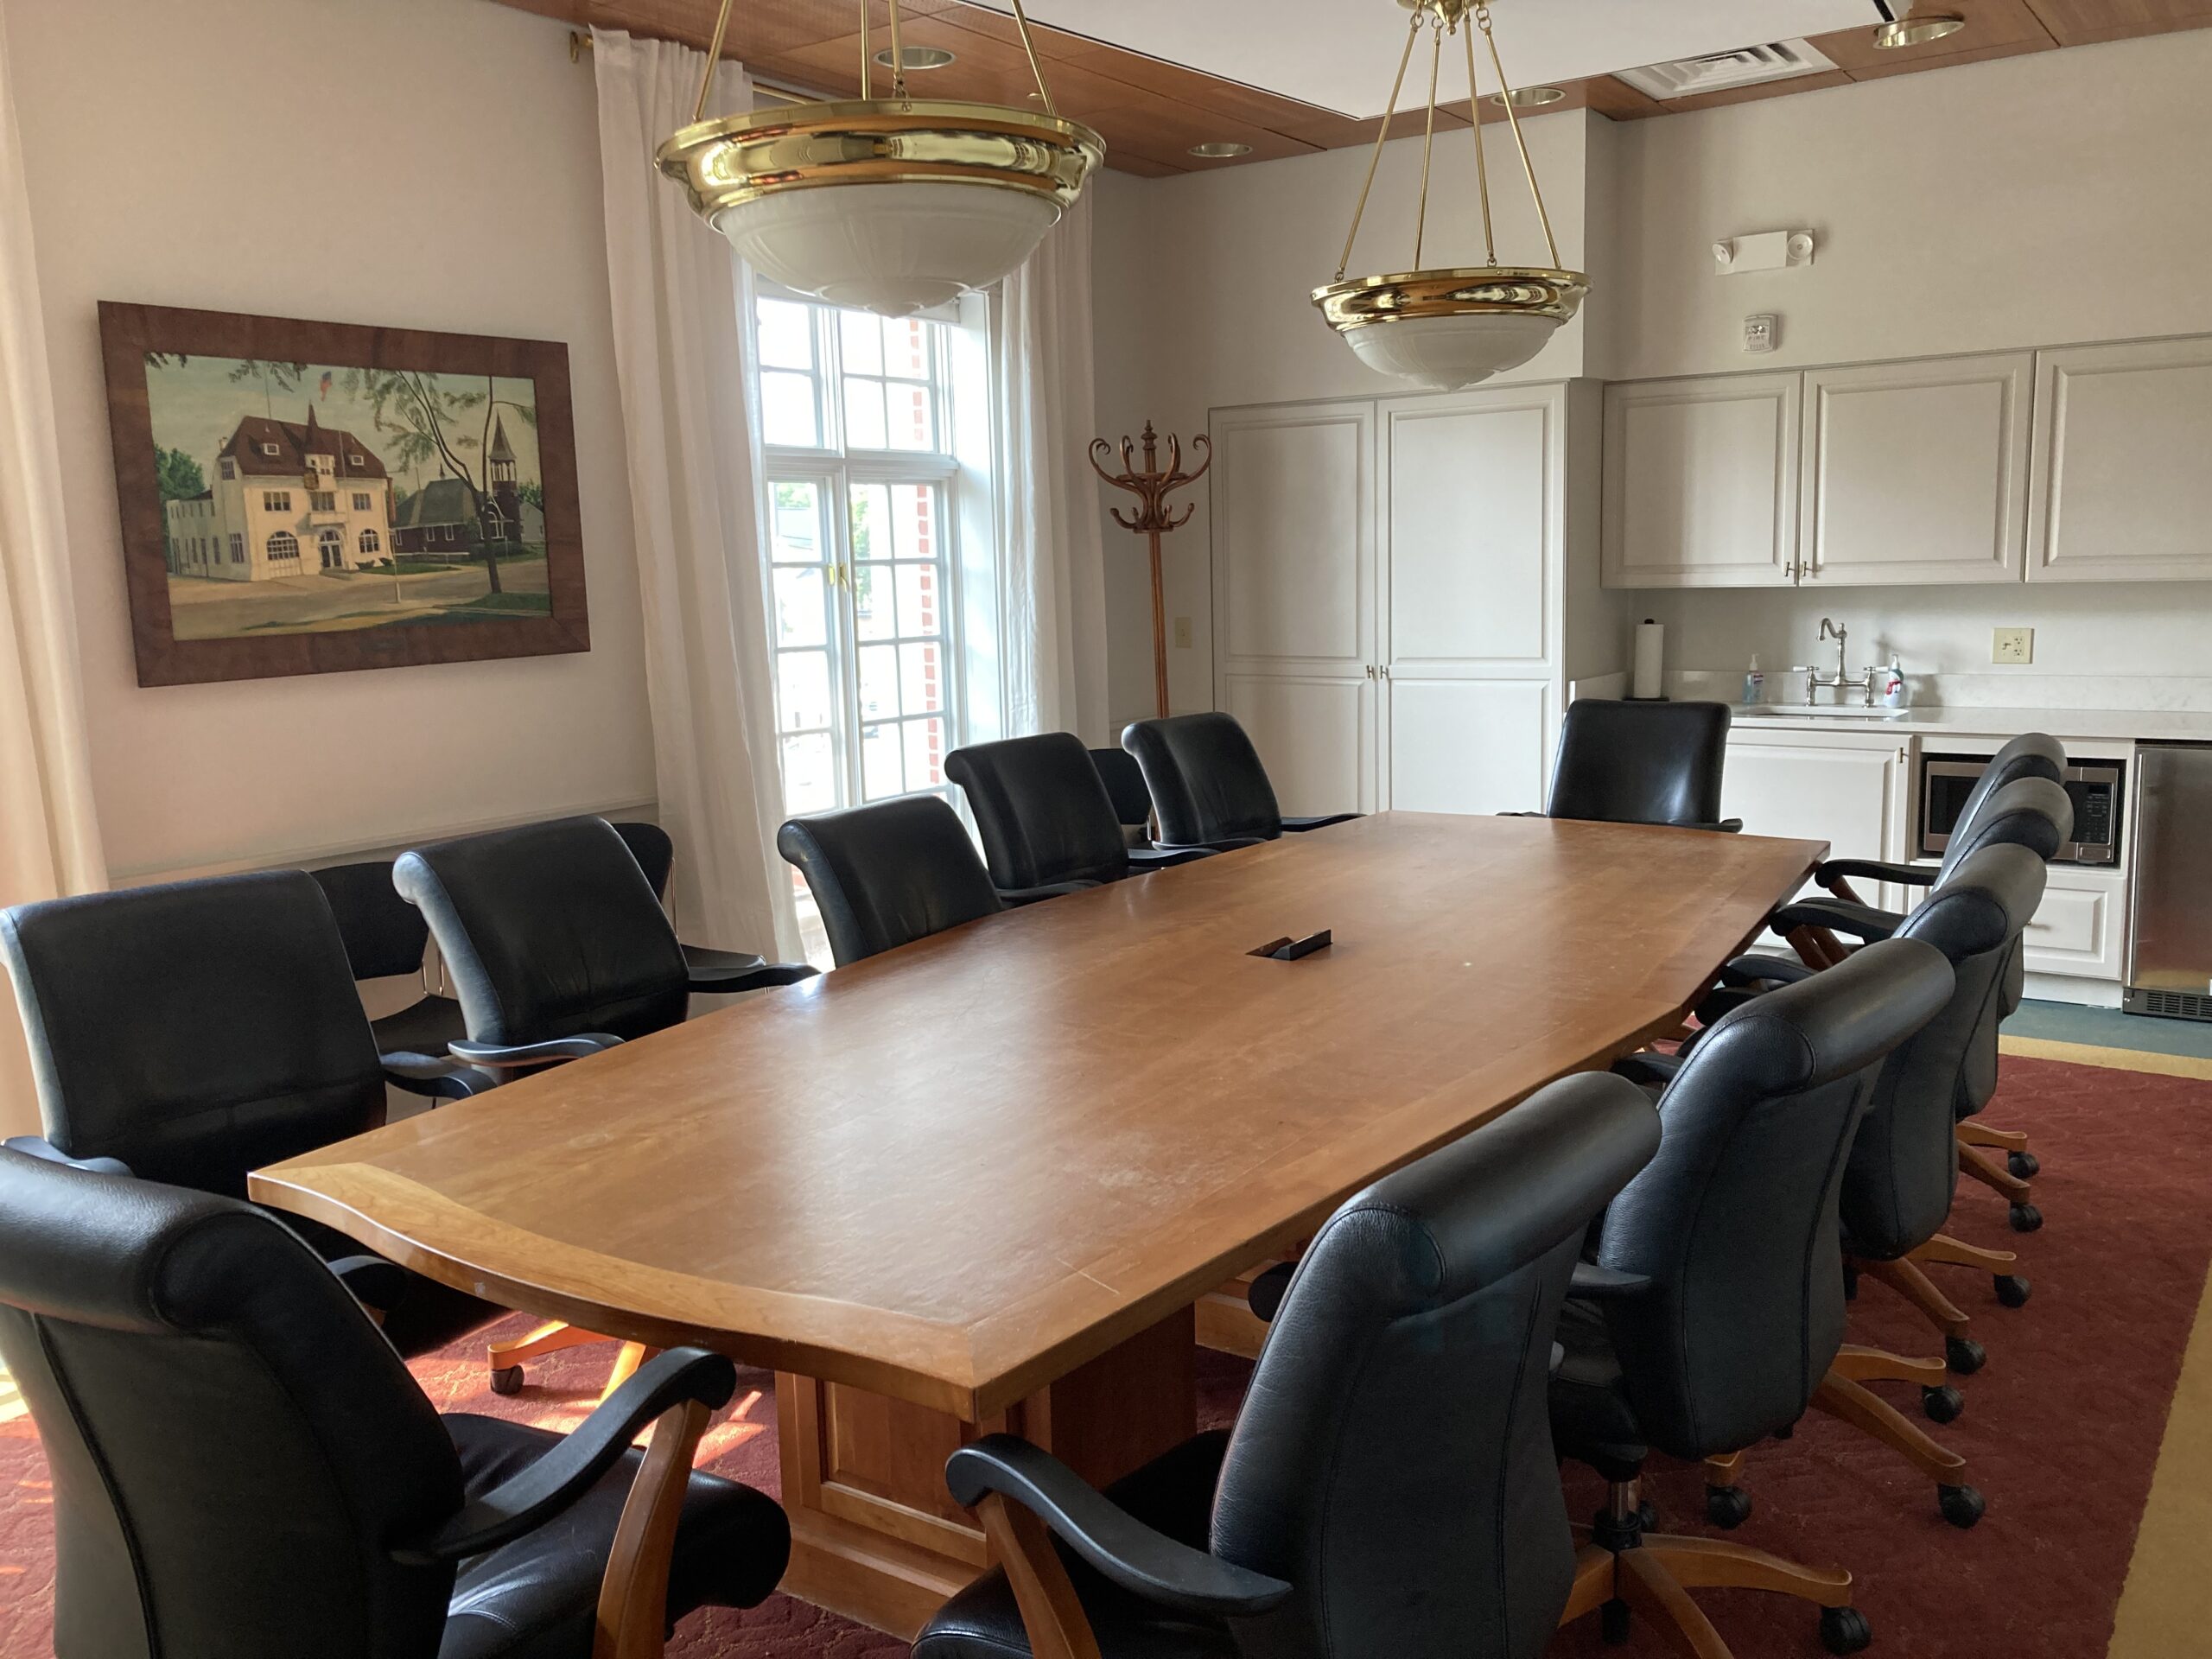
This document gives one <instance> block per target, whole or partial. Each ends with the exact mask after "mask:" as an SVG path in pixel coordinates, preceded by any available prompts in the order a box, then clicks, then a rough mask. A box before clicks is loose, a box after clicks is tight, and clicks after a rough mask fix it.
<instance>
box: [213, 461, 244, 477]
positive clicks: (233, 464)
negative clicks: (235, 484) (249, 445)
mask: <svg viewBox="0 0 2212 1659" xmlns="http://www.w3.org/2000/svg"><path fill="white" fill-rule="evenodd" d="M215 465H216V467H217V468H218V469H219V471H220V472H221V473H222V474H223V476H224V477H225V478H236V477H237V476H238V462H237V461H233V460H232V459H231V458H230V457H229V456H228V455H225V456H224V457H223V458H222V460H220V461H218V462H216V463H215Z"/></svg>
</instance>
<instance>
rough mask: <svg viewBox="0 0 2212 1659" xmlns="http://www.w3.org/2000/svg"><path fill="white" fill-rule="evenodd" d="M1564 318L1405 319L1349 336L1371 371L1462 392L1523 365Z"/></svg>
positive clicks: (1494, 314)
mask: <svg viewBox="0 0 2212 1659" xmlns="http://www.w3.org/2000/svg"><path fill="white" fill-rule="evenodd" d="M1559 325H1560V320H1559V319H1558V318H1557V317H1550V316H1545V315H1541V314H1540V313H1536V314H1530V313H1522V314H1519V315H1516V314H1514V313H1511V312H1498V311H1488V312H1483V311H1475V312H1467V313H1465V314H1463V315H1459V316H1453V317H1404V318H1401V319H1400V320H1398V321H1395V322H1382V323H1370V324H1369V325H1368V326H1367V327H1364V328H1355V329H1353V330H1352V331H1351V333H1350V334H1346V335H1345V336H1344V339H1345V340H1346V341H1347V342H1348V343H1349V344H1350V345H1351V348H1352V350H1353V351H1355V352H1357V353H1359V360H1360V361H1361V362H1363V363H1364V364H1366V365H1367V366H1368V367H1369V368H1370V369H1375V370H1377V371H1379V372H1382V373H1383V374H1388V375H1394V376H1395V377H1396V378H1399V379H1401V380H1410V381H1412V382H1413V383H1414V385H1417V386H1431V387H1433V388H1434V389H1435V390H1437V391H1458V390H1459V388H1460V387H1462V386H1471V385H1474V384H1475V383H1476V382H1477V381H1478V380H1487V379H1489V378H1491V376H1492V375H1494V374H1503V373H1504V372H1505V371H1506V370H1508V369H1517V368H1519V367H1520V366H1521V365H1522V364H1523V363H1526V362H1527V361H1528V360H1529V359H1530V358H1532V357H1534V356H1535V354H1536V353H1538V352H1541V351H1542V350H1543V349H1544V346H1546V345H1547V344H1548V342H1549V341H1550V340H1551V337H1552V335H1553V334H1555V333H1556V332H1558V329H1559Z"/></svg>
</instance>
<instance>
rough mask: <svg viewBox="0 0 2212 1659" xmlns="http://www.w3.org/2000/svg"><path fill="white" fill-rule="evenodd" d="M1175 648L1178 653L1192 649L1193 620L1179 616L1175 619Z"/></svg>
mask: <svg viewBox="0 0 2212 1659" xmlns="http://www.w3.org/2000/svg"><path fill="white" fill-rule="evenodd" d="M1175 648H1176V649H1177V650H1178V651H1188V650H1189V649H1190V648H1191V619H1190V618H1189V617H1187V616H1179V617H1177V618H1176V619H1175Z"/></svg>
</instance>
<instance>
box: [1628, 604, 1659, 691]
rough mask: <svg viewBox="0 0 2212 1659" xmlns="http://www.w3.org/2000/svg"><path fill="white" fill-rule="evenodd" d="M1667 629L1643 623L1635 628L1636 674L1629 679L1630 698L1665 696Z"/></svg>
mask: <svg viewBox="0 0 2212 1659" xmlns="http://www.w3.org/2000/svg"><path fill="white" fill-rule="evenodd" d="M1666 656H1667V629H1666V625H1665V624H1664V623H1660V622H1652V621H1649V620H1646V621H1643V622H1639V623H1638V624H1637V628H1636V672H1635V673H1634V674H1633V675H1632V676H1630V681H1629V691H1628V694H1629V696H1631V697H1659V696H1665V695H1666V675H1665V669H1666Z"/></svg>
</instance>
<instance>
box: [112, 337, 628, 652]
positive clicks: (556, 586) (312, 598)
mask: <svg viewBox="0 0 2212 1659" xmlns="http://www.w3.org/2000/svg"><path fill="white" fill-rule="evenodd" d="M99 320H100V346H101V353H102V356H103V358H104V359H105V365H106V378H107V398H108V423H109V428H110V431H111V436H112V440H113V444H114V450H115V475H116V493H117V498H118V505H119V507H120V509H121V512H122V520H123V550H124V576H125V582H126V586H127V588H128V591H129V594H130V626H131V641H132V645H133V647H134V650H135V652H136V656H137V668H138V683H139V684H140V685H142V686H156V685H193V684H200V683H207V682H209V681H216V680H246V679H265V678H274V677H280V676H286V675H294V674H335V673H345V672H348V671H353V670H356V669H368V668H407V667H416V666H419V665H422V664H433V663H459V662H479V661H485V660H489V659H495V658H507V657H536V656H544V655H550V654H553V653H556V652H581V651H588V650H590V649H591V629H590V623H589V620H588V616H587V613H586V607H585V598H584V564H583V539H582V524H581V520H580V518H579V515H578V511H577V505H576V458H575V428H574V424H573V411H572V404H571V402H570V395H569V348H568V347H567V346H565V345H563V344H561V343H559V342H557V341H550V340H505V339H499V338H496V337H493V336H488V335H480V334H434V333H431V332H429V331H427V330H421V329H404V328H377V327H360V326H357V325H354V324H349V323H333V322H308V321H300V320H297V319H294V318H288V317H255V316H241V315H232V314H230V313H226V312H219V311H194V310H183V309H178V308H172V307H167V306H150V305H126V304H120V303H117V302H110V301H102V302H100V307H99ZM218 371H223V372H224V373H223V374H222V375H221V376H218V373H217V372H218ZM225 380H227V382H228V383H229V384H231V385H237V386H238V388H239V389H238V391H237V392H236V393H235V394H232V393H228V392H226V391H222V390H221V386H222V385H223V382H224V381H225ZM472 382H481V383H482V389H481V390H477V389H476V388H475V387H474V386H473V385H472V384H471V383H472ZM523 383H526V384H527V385H528V387H529V388H530V392H529V395H528V397H527V399H526V400H525V398H524V394H523V393H522V392H520V391H517V390H516V387H517V386H518V384H523ZM334 387H335V388H336V389H337V391H338V392H339V396H340V402H339V403H338V404H336V405H331V404H330V403H329V399H330V397H331V395H332V392H333V389H334ZM157 388H158V396H157ZM211 388H213V390H211ZM232 396H235V397H236V399H237V401H238V405H239V410H238V419H237V423H236V424H235V426H234V427H231V428H230V436H229V437H228V438H226V439H224V440H222V441H221V442H220V443H219V445H211V444H210V442H209V441H208V438H207V434H209V433H211V432H215V431H219V430H221V429H223V426H224V425H225V424H227V423H228V422H229V420H230V416H229V415H228V414H227V412H226V409H227V405H226V404H223V403H221V401H220V400H221V399H223V398H225V397H232ZM157 403H158V404H160V405H161V409H160V410H157V408H156V404H157ZM248 404H251V408H250V409H249V408H248V407H247V405H248ZM325 408H332V409H334V411H335V412H336V413H338V414H339V415H340V416H343V418H344V419H345V422H346V424H345V425H344V426H342V427H340V426H334V425H330V424H327V423H324V422H325V421H327V417H324V418H323V420H319V418H318V411H319V410H321V409H325ZM175 410H192V411H194V412H195V414H196V416H197V419H196V420H195V421H194V422H189V423H186V424H189V425H191V427H192V429H193V431H194V433H195V435H196V437H195V442H194V447H193V448H192V449H190V450H187V449H185V448H182V447H176V448H166V449H165V448H162V447H161V444H160V440H161V437H162V436H163V435H165V434H157V432H156V419H157V414H158V415H159V416H160V417H161V418H162V420H163V422H164V423H165V424H167V425H169V426H172V427H178V423H179V421H181V419H182V417H181V416H173V415H172V411H175ZM349 410H350V411H353V412H352V413H348V412H347V411H349ZM369 410H373V416H372V420H364V419H361V418H359V416H361V415H363V414H365V413H367V412H368V411H369ZM394 410H397V411H399V412H398V413H396V414H395V413H393V412H392V411H394ZM449 410H450V411H459V410H466V411H467V420H468V423H469V424H470V426H471V427H474V426H476V425H478V424H479V422H478V416H477V410H482V411H483V415H482V419H481V421H480V427H481V435H478V433H477V432H475V431H474V430H463V429H461V424H460V419H459V416H458V415H457V414H455V415H454V416H452V417H451V418H447V417H446V412H447V411H449ZM264 411H265V412H264ZM301 413H305V414H306V416H307V419H306V420H305V421H304V422H302V421H300V420H298V419H296V418H295V417H296V416H297V415H299V414H301ZM511 417H512V418H511ZM211 422H214V423H219V424H212V425H211V424H210V423H211ZM358 427H370V428H372V429H370V430H366V431H357V430H355V429H356V428H358ZM510 427H512V437H511V436H510ZM178 429H181V427H179V428H178ZM200 448H212V450H213V452H212V453H211V454H209V455H208V456H207V458H206V464H205V465H204V466H203V464H202V461H201V458H200V455H199V454H198V453H197V451H198V450H199V449H200ZM387 451H391V452H394V453H397V454H406V455H410V456H411V459H410V461H407V462H406V463H405V466H406V467H407V476H409V477H411V478H413V479H414V480H415V481H416V492H415V493H412V494H410V493H407V492H405V491H404V489H403V487H402V486H403V478H402V475H401V474H400V473H398V472H397V471H396V470H394V468H393V467H388V466H387V465H386V462H385V452H387ZM518 453H519V454H522V455H523V456H524V458H525V459H524V461H519V462H518V460H517V459H516V456H517V454H518ZM503 454H504V456H505V459H502V455H503ZM433 466H435V467H436V469H437V473H438V475H437V476H436V477H435V479H433V478H431V477H429V468H430V467H433ZM332 467H336V469H337V471H336V474H335V476H334V474H333V472H332V470H331V468H332ZM524 467H534V469H535V471H536V473H537V477H536V478H535V479H532V480H527V481H526V482H520V483H518V481H517V480H518V475H519V474H521V472H522V471H523V470H524ZM279 468H289V469H290V470H289V473H282V474H280V473H279V472H278V471H277V469H279ZM318 468H320V469H321V470H320V471H318V470H317V469H318ZM180 479H181V480H182V481H180ZM195 484H202V485H204V486H206V487H204V488H203V489H201V490H200V493H197V494H192V493H190V492H191V491H192V489H193V487H194V485H195ZM264 485H265V486H269V487H266V488H264ZM318 485H320V486H326V487H323V488H321V489H318V487H317V486H318ZM331 486H334V487H331ZM279 503H281V504H283V512H281V513H280V512H278V511H277V504H279ZM296 503H303V504H305V505H306V507H307V509H308V511H305V512H299V511H294V510H293V509H294V508H295V505H296ZM264 509H266V510H267V512H266V513H264ZM180 514H182V515H185V516H184V517H179V515H180ZM410 514H411V515H412V516H413V517H414V518H416V519H418V520H421V521H422V522H419V523H416V524H408V523H406V522H404V521H405V520H406V519H407V518H409V517H410ZM193 515H204V516H205V523H204V525H202V524H200V522H199V521H198V520H197V519H195V518H194V516H193ZM441 517H442V519H443V520H444V522H442V523H432V522H429V520H430V519H433V518H441ZM379 518H381V519H382V520H383V521H384V523H383V524H382V525H381V526H380V525H379V524H378V519H379ZM198 528H204V530H205V531H206V533H205V534H199V535H190V534H180V533H179V532H180V531H191V530H194V529H198ZM440 538H443V544H442V545H426V543H438V542H439V540H440ZM410 548H411V549H412V550H409V549H410ZM541 549H542V551H540V550H541ZM541 560H542V568H537V567H538V565H539V562H540V561H541ZM318 564H319V566H320V568H318ZM321 578H327V579H328V580H327V582H325V581H321V580H319V579H321Z"/></svg>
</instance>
